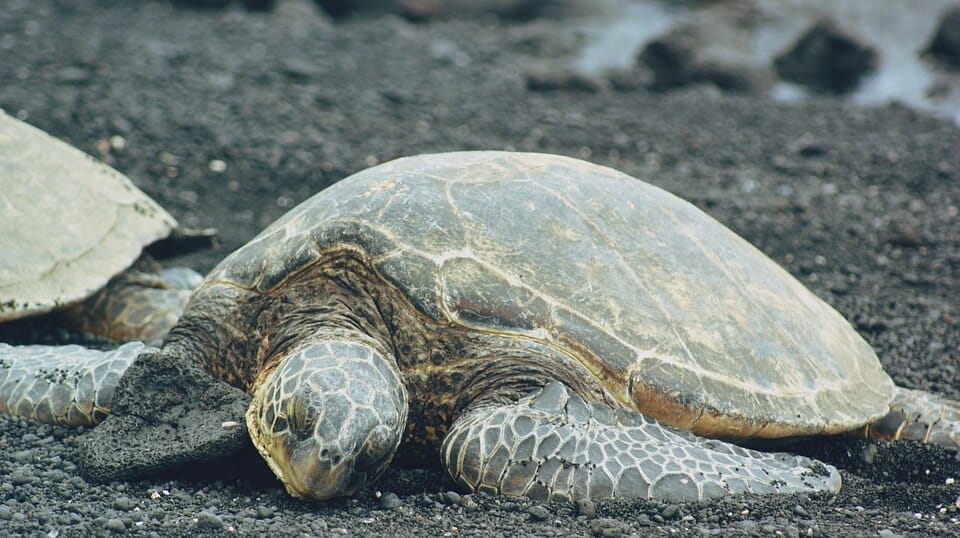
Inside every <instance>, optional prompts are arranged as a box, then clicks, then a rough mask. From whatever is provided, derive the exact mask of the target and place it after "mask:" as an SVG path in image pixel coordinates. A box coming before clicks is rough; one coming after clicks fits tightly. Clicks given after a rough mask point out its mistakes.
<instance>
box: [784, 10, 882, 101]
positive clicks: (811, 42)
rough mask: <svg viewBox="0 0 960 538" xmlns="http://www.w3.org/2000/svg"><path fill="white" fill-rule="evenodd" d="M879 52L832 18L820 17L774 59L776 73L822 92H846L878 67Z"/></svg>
mask: <svg viewBox="0 0 960 538" xmlns="http://www.w3.org/2000/svg"><path fill="white" fill-rule="evenodd" d="M877 61H878V60H877V53H876V51H875V50H874V49H873V48H872V47H870V46H869V45H867V44H865V43H863V42H861V41H860V40H859V39H857V38H855V37H853V36H852V35H850V34H849V33H848V32H846V31H845V30H843V29H842V28H840V27H839V26H838V25H837V24H836V23H834V22H833V21H831V20H829V19H821V20H820V21H818V22H816V23H815V24H814V25H813V26H812V27H811V28H810V29H809V30H807V31H806V32H805V33H804V34H803V35H801V36H800V38H799V39H798V40H797V42H796V43H795V44H794V45H793V46H792V47H790V49H789V50H787V51H786V52H784V53H783V54H781V55H780V56H777V58H776V59H774V66H775V68H776V71H777V73H778V74H779V75H780V76H781V77H782V78H784V79H785V80H789V81H791V82H795V83H797V84H801V85H803V86H806V87H808V88H810V89H812V90H814V91H817V92H821V93H845V92H849V91H850V90H853V89H854V88H856V87H857V85H858V84H859V82H860V80H861V79H862V78H863V77H864V76H865V75H867V74H868V73H870V72H872V71H873V70H874V69H876V67H877Z"/></svg>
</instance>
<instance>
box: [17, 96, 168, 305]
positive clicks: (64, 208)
mask: <svg viewBox="0 0 960 538" xmlns="http://www.w3.org/2000/svg"><path fill="white" fill-rule="evenodd" d="M176 225H177V223H176V221H175V220H174V218H173V217H172V216H170V214H168V213H167V212H166V211H164V210H163V208H161V207H160V206H159V205H158V204H157V203H156V202H154V201H153V200H151V199H150V198H149V197H148V196H147V195H146V194H144V193H143V192H142V191H141V190H140V189H138V188H137V187H136V186H134V184H133V183H132V182H131V181H130V180H129V179H127V178H126V177H124V176H123V175H122V174H120V173H119V172H117V171H116V170H114V169H112V168H110V167H109V166H107V165H105V164H103V163H101V162H99V161H97V160H95V159H94V158H92V157H90V156H89V155H87V154H86V153H83V152H81V151H79V150H77V149H75V148H73V147H71V146H69V145H68V144H65V143H64V142H61V141H60V140H57V139H56V138H53V137H51V136H49V135H48V134H46V133H44V132H43V131H40V130H39V129H36V128H34V127H32V126H30V125H27V124H26V123H23V122H21V121H19V120H16V119H14V118H12V117H10V116H8V115H7V114H5V113H3V112H2V111H0V230H2V233H0V321H6V320H11V319H17V318H21V317H25V316H28V315H33V314H39V313H43V312H48V311H50V310H52V309H55V308H58V307H60V306H63V305H67V304H70V303H74V302H76V301H79V300H82V299H84V298H86V297H88V296H89V295H91V294H92V293H94V292H96V291H97V290H99V289H100V288H102V287H103V286H104V285H105V284H106V283H107V281H108V280H110V278H112V277H113V276H115V275H117V274H118V273H120V272H121V271H123V270H124V269H126V268H127V267H129V266H130V265H131V264H132V263H133V262H134V261H135V260H136V259H137V258H138V257H139V256H140V253H141V250H142V249H143V247H144V246H146V245H149V244H150V243H153V242H154V241H156V240H158V239H161V238H165V237H167V236H168V235H169V234H170V232H171V230H173V229H174V227H176Z"/></svg>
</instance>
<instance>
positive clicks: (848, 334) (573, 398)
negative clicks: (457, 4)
mask: <svg viewBox="0 0 960 538" xmlns="http://www.w3.org/2000/svg"><path fill="white" fill-rule="evenodd" d="M71 354H72V355H71ZM138 355H139V356H140V360H138V361H137V362H136V364H137V365H139V364H140V363H141V362H143V361H144V360H145V359H144V357H151V359H150V360H154V361H159V363H163V361H169V362H176V361H187V363H190V364H199V365H202V366H203V367H204V368H205V369H206V371H208V372H209V373H210V374H212V375H213V376H215V377H217V378H219V379H221V380H223V381H226V382H227V383H229V384H231V385H233V386H235V387H240V388H242V389H243V390H245V391H247V392H248V393H250V394H251V395H252V401H251V403H250V405H249V409H248V410H247V411H246V426H247V429H248V432H249V435H250V438H251V439H252V440H253V443H254V445H255V446H256V448H257V449H258V450H259V452H260V453H261V454H262V456H263V457H264V459H266V461H267V463H268V464H269V466H270V468H271V469H272V470H273V471H274V473H275V474H276V475H277V477H278V478H279V479H280V480H281V481H282V482H283V484H284V485H285V487H286V489H287V491H289V492H290V493H291V494H292V495H294V496H297V497H303V498H310V499H320V500H322V499H328V498H331V497H334V496H338V495H349V494H351V493H353V492H354V491H356V490H357V489H358V488H360V487H361V486H363V485H364V484H366V483H368V482H370V481H371V480H373V479H374V478H375V477H376V476H377V475H378V474H380V472H381V471H383V469H384V468H385V467H386V466H387V464H388V463H389V462H390V461H391V459H392V458H393V457H394V455H395V453H396V451H397V450H398V447H401V450H409V451H411V453H419V451H420V450H425V451H426V452H427V453H432V454H434V457H436V456H437V455H439V458H440V459H441V460H442V463H443V465H444V466H445V467H446V469H447V470H448V471H449V473H450V475H451V476H452V477H453V478H454V479H455V480H456V481H457V482H458V483H460V484H461V485H462V486H463V487H465V488H467V489H470V490H474V491H483V492H495V493H500V494H509V495H526V496H530V497H533V498H539V499H587V498H590V499H602V498H609V497H658V498H667V499H704V498H711V497H717V496H720V495H724V494H727V493H747V492H750V493H776V492H802V491H806V492H815V491H836V490H837V489H838V488H839V487H840V477H839V474H838V472H837V470H836V469H834V468H833V467H830V466H828V465H825V464H822V463H820V462H818V461H816V460H813V459H809V458H806V457H801V456H794V455H790V454H785V453H765V452H758V451H753V450H748V449H745V448H741V447H739V446H737V445H734V444H731V443H728V442H725V441H720V440H718V439H717V438H726V439H752V438H783V437H795V436H814V435H831V434H844V433H846V434H855V435H861V436H864V435H865V436H869V437H874V438H912V439H921V440H923V441H927V442H932V443H938V444H942V445H946V446H954V445H955V444H956V443H957V441H958V439H960V429H958V424H960V422H958V407H957V404H956V403H954V402H950V401H946V400H942V399H940V398H938V397H936V396H933V395H931V394H928V393H925V392H920V391H914V390H907V389H903V388H899V387H896V386H894V384H893V383H892V381H891V380H890V378H889V377H888V376H887V374H886V373H884V371H883V369H882V368H881V366H880V363H879V362H878V360H877V357H876V356H875V355H874V352H873V351H872V350H871V349H870V347H869V346H868V345H867V343H866V342H865V341H864V340H863V339H862V338H861V337H860V336H859V335H858V334H857V333H856V331H854V329H853V328H852V327H851V326H850V324H849V323H848V322H847V321H846V320H844V319H843V317H842V316H841V315H840V314H838V313H837V312H836V311H835V310H833V309H832V308H831V307H830V306H828V305H827V304H826V303H825V302H824V301H822V300H820V299H818V298H817V297H816V296H815V295H814V294H813V293H811V292H810V291H808V290H807V289H806V288H804V287H803V286H802V285H801V284H800V283H799V282H798V281H797V280H795V279H794V278H792V277H791V276H790V275H789V274H788V273H787V272H786V271H784V270H783V269H781V268H780V267H779V266H778V265H777V264H775V263H774V262H773V261H771V260H770V259H768V258H767V257H766V256H764V255H763V254H762V253H761V252H760V251H758V250H757V249H755V248H754V247H752V246H751V245H750V244H748V243H747V242H746V241H744V240H743V239H741V238H740V237H738V236H737V235H735V234H734V233H732V232H730V231H729V230H728V229H726V228H725V227H723V226H722V225H720V224H719V223H717V222H716V221H715V220H713V219H712V218H710V217H709V216H707V215H706V214H704V213H702V212H701V211H699V210H698V209H696V208H695V207H694V206H693V205H691V204H689V203H687V202H685V201H683V200H681V199H679V198H677V197H676V196H673V195H671V194H669V193H667V192H665V191H663V190H661V189H659V188H657V187H654V186H651V185H648V184H646V183H643V182H641V181H638V180H636V179H633V178H631V177H629V176H627V175H624V174H622V173H619V172H616V171H614V170H611V169H609V168H605V167H601V166H596V165H593V164H589V163H586V162H583V161H579V160H575V159H571V158H566V157H558V156H551V155H541V154H529V153H507V152H463V153H446V154H437V155H421V156H416V157H409V158H402V159H398V160H395V161H392V162H388V163H386V164H382V165H380V166H376V167H374V168H370V169H368V170H365V171H362V172H360V173H357V174H355V175H353V176H351V177H349V178H347V179H344V180H342V181H341V182H339V183H337V184H335V185H334V186H332V187H330V188H329V189H327V190H325V191H323V192H321V193H319V194H317V195H316V196H314V197H312V198H311V199H309V200H307V201H306V202H304V203H303V204H301V205H299V206H298V207H296V208H294V209H293V210H291V211H290V212H289V213H288V214H287V215H285V216H284V217H282V218H281V219H280V220H278V221H277V222H275V223H274V224H272V225H271V226H269V227H268V228H267V229H266V230H264V231H263V232H262V233H260V234H259V235H258V236H257V237H255V238H254V239H253V240H251V241H250V242H249V243H248V244H247V245H245V246H243V247H241V248H240V249H239V250H237V251H236V252H234V253H233V254H231V255H230V256H228V257H227V258H226V259H225V260H223V262H221V263H220V264H219V265H218V266H217V267H216V268H215V269H214V270H213V271H212V272H211V273H210V274H209V275H208V276H207V277H206V279H205V281H204V282H203V284H202V285H201V287H200V288H199V289H198V290H197V292H196V293H195V294H194V295H193V297H192V299H191V301H190V303H189V305H188V306H187V309H186V311H185V312H184V315H183V317H182V318H181V319H180V321H179V323H178V324H177V325H176V326H175V327H174V328H173V329H172V330H171V332H170V334H169V336H168V337H167V338H166V340H165V341H164V343H163V346H162V348H161V349H160V350H159V351H149V352H148V351H145V350H144V348H142V347H141V346H140V345H139V344H128V345H127V346H125V347H123V348H120V350H117V351H112V352H97V351H88V350H81V349H79V348H71V349H69V350H67V353H64V352H63V350H62V348H50V347H4V348H0V365H2V369H0V402H2V403H0V406H3V409H4V410H6V412H8V413H14V414H19V415H25V416H29V417H36V418H42V419H44V420H53V421H63V420H66V421H72V420H73V418H74V417H84V416H88V415H89V414H88V413H84V412H83V409H79V408H82V407H83V406H88V407H89V406H90V405H92V404H91V403H90V400H91V399H92V400H97V402H98V405H103V406H107V405H108V404H109V398H108V397H104V396H103V394H102V393H101V395H100V397H99V399H98V398H97V391H110V390H112V386H107V385H109V383H104V384H103V385H102V386H98V379H100V378H107V377H110V376H108V375H107V374H108V373H110V372H119V371H121V370H122V369H123V368H125V367H126V365H127V364H128V363H129V362H130V361H132V360H134V357H136V356H138ZM71 356H80V357H82V358H83V361H73V362H70V357H71ZM31 359H36V360H35V361H32V360H31ZM41 359H42V360H41ZM44 361H45V362H44ZM39 362H44V364H45V366H44V368H45V370H46V372H45V373H44V374H42V375H38V374H37V373H36V372H37V370H38V369H39V367H38V366H36V365H37V364H38V363H39ZM56 364H59V365H60V366H61V367H62V368H63V370H61V371H60V374H59V375H58V376H51V375H49V373H50V371H51V370H52V368H53V365H56ZM98 368H100V370H98ZM134 369H135V368H131V370H134ZM91 372H92V373H91ZM129 376H130V373H129V372H128V374H127V377H129ZM110 378H111V379H112V377H110ZM75 379H79V381H76V382H75V381H74V380H75ZM125 379H126V378H125ZM121 384H123V383H121ZM161 385H162V386H163V387H170V386H172V385H170V384H169V383H163V384H161ZM135 394H139V393H135ZM78 395H79V396H80V398H79V399H78ZM80 400H83V401H80ZM198 400H201V399H200V398H198ZM196 405H198V406H200V405H212V404H209V400H207V399H202V401H198V402H196ZM74 408H78V410H77V411H75V412H71V409H74ZM115 418H116V417H114V416H111V417H109V418H108V419H107V421H106V423H105V424H104V425H107V424H109V423H110V422H111V421H112V420H114V419H115ZM99 430H100V428H97V429H96V430H95V431H99ZM149 457H155V454H154V453H150V454H149Z"/></svg>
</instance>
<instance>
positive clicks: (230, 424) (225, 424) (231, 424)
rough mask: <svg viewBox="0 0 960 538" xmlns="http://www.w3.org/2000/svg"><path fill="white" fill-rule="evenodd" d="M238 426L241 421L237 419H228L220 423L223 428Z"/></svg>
mask: <svg viewBox="0 0 960 538" xmlns="http://www.w3.org/2000/svg"><path fill="white" fill-rule="evenodd" d="M238 426H240V423H239V422H237V421H236V420H228V421H226V422H222V423H221V424H220V427H222V428H223V429H227V428H236V427H238Z"/></svg>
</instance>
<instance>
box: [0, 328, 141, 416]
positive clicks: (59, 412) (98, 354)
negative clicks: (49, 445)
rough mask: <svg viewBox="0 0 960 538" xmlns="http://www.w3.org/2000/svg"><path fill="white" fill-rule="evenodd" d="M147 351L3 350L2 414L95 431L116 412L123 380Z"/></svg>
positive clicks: (133, 347) (136, 345) (137, 345)
mask: <svg viewBox="0 0 960 538" xmlns="http://www.w3.org/2000/svg"><path fill="white" fill-rule="evenodd" d="M145 349H149V348H146V347H145V346H144V345H143V343H141V342H131V343H128V344H125V345H123V346H121V347H119V348H117V349H114V350H111V351H97V350H93V349H87V348H84V347H81V346H10V345H7V344H0V413H3V414H7V415H14V416H20V417H25V418H29V419H32V420H37V421H40V422H44V423H47V424H72V425H85V426H90V425H94V424H98V423H99V422H100V421H102V420H103V419H104V418H106V416H107V414H108V413H109V412H110V406H111V400H112V398H113V392H114V390H115V389H116V387H117V383H118V382H119V380H120V376H121V375H123V372H124V371H126V369H127V368H128V367H129V366H130V364H131V363H132V362H133V360H134V359H135V358H136V357H137V355H138V354H139V353H140V352H142V351H144V350H145Z"/></svg>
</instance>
